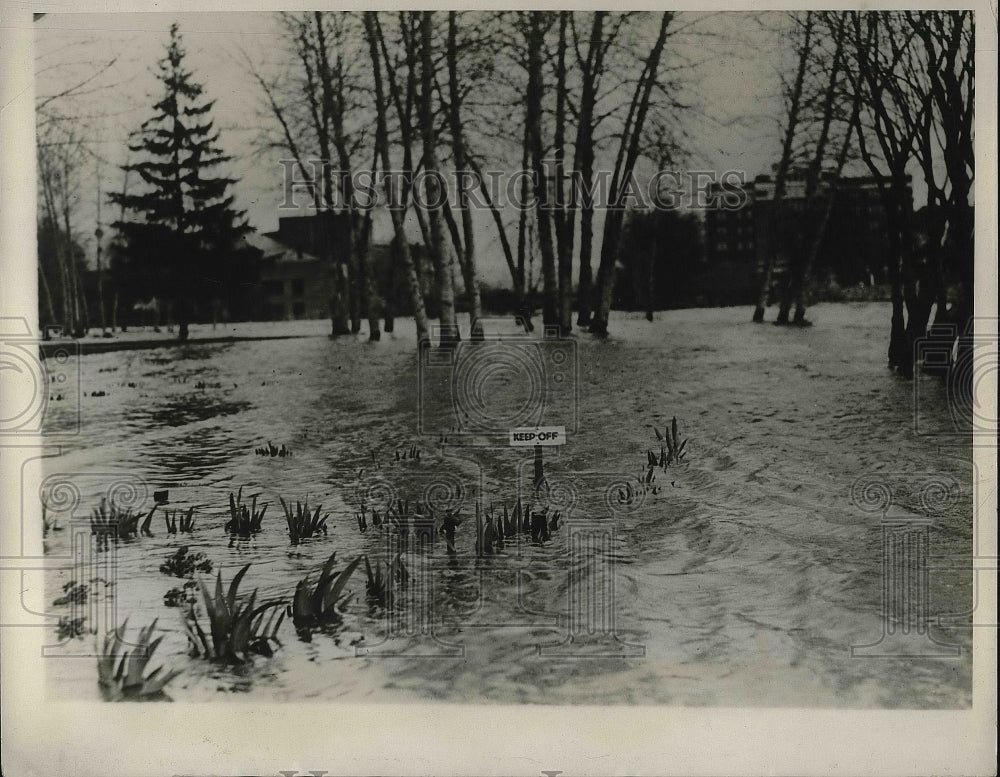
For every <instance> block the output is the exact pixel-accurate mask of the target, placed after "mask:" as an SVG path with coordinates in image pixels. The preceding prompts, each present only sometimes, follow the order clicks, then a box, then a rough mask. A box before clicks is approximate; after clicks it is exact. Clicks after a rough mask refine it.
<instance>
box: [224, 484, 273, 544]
mask: <svg viewBox="0 0 1000 777" xmlns="http://www.w3.org/2000/svg"><path fill="white" fill-rule="evenodd" d="M265 512H267V502H265V503H264V506H263V507H262V508H261V509H260V510H259V511H258V510H257V494H254V495H253V499H252V500H251V502H250V506H249V507H247V506H246V505H245V504H243V486H240V490H239V492H238V493H237V494H235V495H234V494H233V493H232V492H230V493H229V520H228V521H227V522H226V525H225V529H226V531H227V532H229V533H230V534H234V535H238V536H239V537H241V538H243V539H249V538H250V537H252V536H253V535H254V534H259V533H260V531H261V528H262V523H263V520H264V513H265Z"/></svg>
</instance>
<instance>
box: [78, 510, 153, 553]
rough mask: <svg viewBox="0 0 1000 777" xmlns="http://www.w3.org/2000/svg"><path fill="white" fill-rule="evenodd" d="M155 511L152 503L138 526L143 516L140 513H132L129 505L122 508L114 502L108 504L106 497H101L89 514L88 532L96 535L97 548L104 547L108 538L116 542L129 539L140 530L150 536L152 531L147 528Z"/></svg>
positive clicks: (106, 545)
mask: <svg viewBox="0 0 1000 777" xmlns="http://www.w3.org/2000/svg"><path fill="white" fill-rule="evenodd" d="M155 511H156V505H153V509H152V510H150V511H149V513H147V514H146V515H145V520H143V521H142V525H141V526H140V525H139V521H140V520H142V519H143V518H144V516H143V514H142V513H133V512H132V508H130V507H129V508H126V509H124V510H122V509H121V508H120V507H118V506H117V505H116V504H115V503H114V502H111V503H110V504H109V503H108V500H107V499H101V503H100V505H98V506H97V507H95V508H94V510H93V512H92V513H91V515H90V533H91V534H92V535H95V536H96V537H97V546H98V548H99V549H106V548H107V547H108V542H109V540H114V541H115V542H116V543H117V542H118V541H119V540H131V539H134V538H135V537H137V536H138V535H139V533H140V532H142V534H144V535H146V536H147V537H152V536H153V533H152V532H151V531H150V530H149V526H150V524H151V523H152V522H153V513H154V512H155Z"/></svg>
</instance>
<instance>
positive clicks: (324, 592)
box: [290, 551, 363, 629]
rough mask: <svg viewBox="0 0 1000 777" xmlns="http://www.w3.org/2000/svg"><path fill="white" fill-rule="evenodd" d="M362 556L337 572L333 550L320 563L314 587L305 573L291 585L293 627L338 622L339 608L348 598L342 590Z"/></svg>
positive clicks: (341, 616) (303, 627) (307, 626)
mask: <svg viewBox="0 0 1000 777" xmlns="http://www.w3.org/2000/svg"><path fill="white" fill-rule="evenodd" d="M362 558H363V557H362V556H359V557H358V558H356V559H354V561H352V562H351V563H350V564H348V565H347V566H346V567H344V568H343V569H342V570H340V571H339V572H337V571H335V570H334V565H335V564H336V563H337V553H336V551H334V553H333V555H331V556H330V558H329V559H327V562H326V563H325V564H324V565H323V571H322V572H321V573H320V576H319V582H317V583H316V587H315V588H313V587H312V586H311V585H310V581H309V576H308V575H306V576H305V577H304V578H303V579H302V580H300V581H299V584H298V585H297V586H295V598H294V599H293V600H292V606H291V608H290V615H291V616H292V622H293V623H294V624H295V627H296V628H297V629H309V628H313V627H316V626H323V625H327V624H331V623H340V622H341V621H342V620H343V614H342V608H343V605H344V604H346V603H347V601H348V600H349V599H350V596H349V595H346V594H344V593H343V591H344V588H345V587H346V586H347V582H348V580H350V578H351V575H352V574H353V573H354V570H355V569H357V568H358V565H359V564H360V563H361V559H362Z"/></svg>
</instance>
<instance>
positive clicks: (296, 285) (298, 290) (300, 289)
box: [292, 278, 306, 297]
mask: <svg viewBox="0 0 1000 777" xmlns="http://www.w3.org/2000/svg"><path fill="white" fill-rule="evenodd" d="M305 292H306V282H305V280H303V279H302V278H293V279H292V296H293V297H301V296H302V295H303V294H305Z"/></svg>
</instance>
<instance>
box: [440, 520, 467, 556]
mask: <svg viewBox="0 0 1000 777" xmlns="http://www.w3.org/2000/svg"><path fill="white" fill-rule="evenodd" d="M461 523H462V519H461V518H459V517H458V510H445V512H444V516H443V517H442V518H441V526H440V528H439V529H438V534H443V535H444V539H445V542H446V543H447V545H448V552H449V553H456V552H457V550H456V548H455V529H457V528H458V527H459V526H460V525H461Z"/></svg>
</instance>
